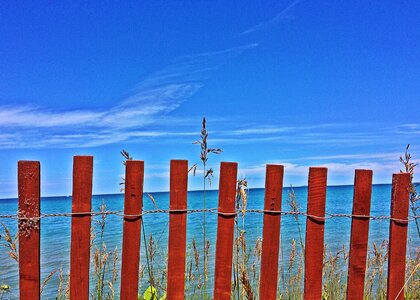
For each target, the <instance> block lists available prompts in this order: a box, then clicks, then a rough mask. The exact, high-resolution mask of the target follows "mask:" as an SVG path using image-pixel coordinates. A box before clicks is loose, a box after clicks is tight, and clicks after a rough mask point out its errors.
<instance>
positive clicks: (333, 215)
mask: <svg viewBox="0 0 420 300" xmlns="http://www.w3.org/2000/svg"><path fill="white" fill-rule="evenodd" d="M204 212H208V213H213V214H217V215H221V216H225V217H232V216H236V215H238V214H242V213H244V212H245V213H261V214H275V215H298V216H304V217H307V218H310V219H315V220H318V221H325V220H328V219H332V218H358V219H370V220H379V221H386V220H389V221H395V222H399V223H409V222H412V221H415V220H416V219H418V218H419V217H420V216H415V215H410V216H408V218H407V219H399V218H393V217H391V216H384V215H382V216H371V215H356V214H338V213H328V212H326V213H325V216H316V215H311V214H308V213H306V212H301V211H282V210H265V209H246V210H245V211H242V210H235V211H232V212H221V211H218V209H217V208H206V209H204V208H198V209H153V210H143V211H142V213H141V214H124V211H123V210H116V211H111V210H107V211H88V212H64V213H48V214H46V213H41V214H40V216H39V217H29V218H28V217H25V216H24V215H22V214H19V212H18V213H17V214H11V215H0V219H16V220H33V221H36V220H39V219H43V218H51V217H77V216H79V217H83V216H102V215H115V216H119V217H122V218H140V217H143V216H145V215H148V214H162V213H163V214H170V213H187V214H191V213H204Z"/></svg>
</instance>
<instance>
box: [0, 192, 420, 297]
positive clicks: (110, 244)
mask: <svg viewBox="0 0 420 300" xmlns="http://www.w3.org/2000/svg"><path fill="white" fill-rule="evenodd" d="M288 190H289V189H288V188H285V189H284V191H283V204H282V209H283V210H290V209H289V207H288V204H287V201H286V200H287V192H288ZM294 191H295V194H296V196H297V200H298V203H299V204H300V210H302V211H306V197H307V188H306V187H295V188H294ZM248 192H249V193H248V205H247V207H248V208H249V209H262V208H263V199H264V189H250V190H249V191H248ZM152 195H153V197H154V198H155V200H156V202H157V205H158V207H159V208H162V209H167V208H168V206H169V193H166V192H162V193H153V194H152ZM217 196H218V192H217V191H207V207H208V208H216V207H217ZM352 198H353V187H352V186H331V187H328V189H327V205H326V210H327V212H330V213H347V214H349V213H351V211H352ZM202 199H203V193H202V192H201V191H193V192H189V193H188V207H189V208H202ZM390 199H391V185H374V187H373V190H372V205H371V215H389V214H390ZM102 202H104V203H105V204H106V206H107V210H123V195H122V194H113V195H95V196H93V199H92V207H93V208H94V209H95V210H98V207H99V206H100V204H101V203H102ZM153 208H154V206H153V204H152V202H151V201H150V199H149V198H148V197H147V196H146V195H145V197H144V209H146V210H150V209H153ZM16 211H17V199H1V200H0V214H15V213H16ZM41 211H42V212H43V213H46V214H49V213H62V212H71V197H48V198H42V200H41ZM206 217H207V226H206V227H207V238H208V239H209V240H210V244H211V247H210V258H209V262H210V267H209V274H210V275H209V277H210V278H211V277H212V276H213V275H212V274H213V269H214V248H215V240H216V229H217V226H216V221H217V216H216V215H215V214H210V213H208V214H206ZM95 219H96V218H93V220H92V226H95V224H96V222H95ZM202 220H203V215H202V213H193V214H189V215H188V219H187V243H188V245H187V260H190V259H191V257H192V247H191V240H192V238H195V240H196V241H197V244H198V247H199V248H200V247H201V248H202V244H203V242H202V226H203V224H202V222H203V221H202ZM0 221H1V222H3V223H4V224H5V225H6V226H7V227H8V228H9V229H10V230H11V232H12V234H15V233H16V230H17V222H16V220H12V219H3V220H0ZM143 221H144V226H145V233H146V236H147V237H148V236H149V235H150V234H153V237H154V239H155V241H156V242H157V245H158V247H157V249H158V254H159V255H161V257H162V259H161V260H160V262H159V261H158V260H157V261H156V262H155V263H154V266H153V267H154V268H155V270H157V272H158V271H160V272H162V271H163V269H164V268H165V262H164V258H165V255H166V253H167V240H168V215H167V214H153V215H145V216H144V217H143ZM299 222H300V227H301V229H302V231H303V233H302V234H303V235H304V230H305V218H304V217H299ZM325 224H326V225H325V226H326V227H325V243H326V244H327V245H328V247H329V248H331V249H338V248H340V247H342V246H343V245H345V247H347V248H348V244H349V240H350V224H351V220H350V219H347V218H334V219H328V220H326V223H325ZM244 225H245V230H246V238H247V242H248V244H249V245H251V247H252V245H254V244H255V241H256V240H257V238H259V237H261V236H262V226H263V215H262V214H258V213H248V214H247V215H246V216H245V224H244ZM70 227H71V219H70V218H68V217H50V218H44V219H42V220H41V277H42V279H41V280H43V279H44V278H45V277H46V276H47V275H48V274H49V273H50V272H51V271H53V270H59V269H60V268H62V269H63V271H64V273H65V274H66V273H68V271H69V260H70V230H71V228H70ZM388 231H389V221H379V220H372V221H371V223H370V231H369V243H371V242H373V241H375V242H381V241H382V240H387V239H388V233H389V232H388ZM303 238H304V236H303ZM142 239H143V236H142ZM292 239H299V232H298V226H297V225H296V221H295V219H294V217H293V216H282V220H281V240H282V243H281V250H282V254H281V257H280V262H282V261H284V263H285V264H287V263H288V262H287V261H288V255H289V252H290V245H291V240H292ZM104 241H105V243H106V245H107V249H111V250H113V249H115V247H117V249H118V256H119V257H121V244H122V219H121V217H119V216H115V215H110V216H108V218H107V222H106V227H105V233H104ZM3 242H4V240H3V239H2V240H0V243H2V244H3ZM419 245H420V242H419V238H418V236H417V233H416V231H415V224H414V223H413V222H411V223H410V225H409V243H408V248H409V250H408V251H414V249H415V248H416V247H418V246H419ZM1 247H2V249H1V251H0V262H1V264H0V283H6V284H9V285H10V286H11V293H10V294H9V296H8V297H10V299H15V297H17V296H18V294H19V291H18V266H17V263H16V262H15V261H13V260H12V259H10V258H9V257H8V256H7V253H6V249H5V248H4V247H3V246H1ZM282 257H284V260H282ZM141 264H145V252H144V245H143V244H142V248H141ZM118 266H120V260H118ZM92 277H93V276H91V287H92V285H93V281H92V280H93V278H92ZM146 277H147V276H146ZM210 285H211V283H210ZM118 287H119V280H117V283H116V294H117V295H118V294H119V292H118V291H119V288H118ZM146 287H147V282H146V279H144V280H143V282H142V284H141V290H144V289H145V288H146ZM57 288H58V272H57V273H56V275H54V276H53V278H52V279H51V281H49V282H48V284H47V285H46V287H45V289H44V292H43V295H42V298H43V299H55V297H56V295H57ZM210 288H211V287H210ZM4 299H7V297H4Z"/></svg>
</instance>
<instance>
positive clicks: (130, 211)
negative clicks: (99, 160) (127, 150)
mask: <svg viewBox="0 0 420 300" xmlns="http://www.w3.org/2000/svg"><path fill="white" fill-rule="evenodd" d="M143 181H144V162H143V161H139V160H127V161H126V165H125V185H124V215H140V214H141V213H142V206H143ZM141 222H142V217H141V216H125V217H124V222H123V243H122V255H121V287H120V299H126V300H128V299H137V295H138V287H139V264H140V231H141Z"/></svg>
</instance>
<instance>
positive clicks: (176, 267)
mask: <svg viewBox="0 0 420 300" xmlns="http://www.w3.org/2000/svg"><path fill="white" fill-rule="evenodd" d="M187 188H188V161H187V160H172V161H171V169H170V196H169V197H170V209H171V210H180V211H179V212H171V213H170V215H169V242H168V286H167V297H168V299H174V300H176V299H180V300H183V299H184V290H185V253H186V247H187V235H186V234H187V212H186V211H183V210H186V209H187Z"/></svg>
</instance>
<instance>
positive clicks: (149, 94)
mask: <svg viewBox="0 0 420 300" xmlns="http://www.w3.org/2000/svg"><path fill="white" fill-rule="evenodd" d="M255 46H257V44H248V45H245V46H241V47H235V48H230V49H226V50H222V51H216V52H206V53H200V54H195V55H188V56H184V57H180V58H178V59H176V60H175V61H174V62H173V63H172V64H170V65H168V66H166V67H165V68H163V69H162V70H159V71H157V72H155V73H153V74H151V75H150V76H149V77H147V78H145V79H144V80H143V81H141V82H140V83H139V84H138V85H137V86H136V87H135V88H134V89H133V91H132V93H131V95H130V96H128V97H127V98H125V99H123V100H122V101H120V102H119V103H118V104H117V105H115V106H114V107H110V108H109V109H107V110H103V111H96V110H72V111H59V110H50V109H46V108H42V107H37V106H32V105H24V106H11V105H4V106H0V130H2V134H1V135H0V145H1V146H2V147H3V148H27V147H29V148H39V147H46V146H49V147H52V146H54V147H59V148H67V147H95V146H101V145H105V144H111V143H116V142H121V141H125V140H127V139H129V138H130V137H138V136H146V135H147V134H143V133H141V132H140V131H139V130H140V129H141V128H144V126H145V125H148V124H151V123H153V122H154V121H155V120H156V119H157V118H159V117H161V116H162V115H166V114H168V113H169V112H171V111H173V110H175V109H176V108H178V107H179V106H180V105H181V104H182V102H184V101H185V100H187V99H188V98H190V97H191V96H193V95H194V94H195V93H196V92H197V91H198V90H199V89H200V88H201V87H202V86H203V85H204V83H205V81H206V79H208V78H209V77H210V76H211V75H212V74H213V73H214V71H216V70H217V69H219V68H220V67H221V66H222V65H224V64H225V63H227V62H228V61H229V60H230V59H231V58H233V57H235V56H237V55H239V54H241V53H242V52H243V51H245V50H247V49H250V48H253V47H255ZM75 132H76V134H75ZM149 134H150V136H156V132H154V133H150V132H149ZM159 134H165V133H159Z"/></svg>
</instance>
